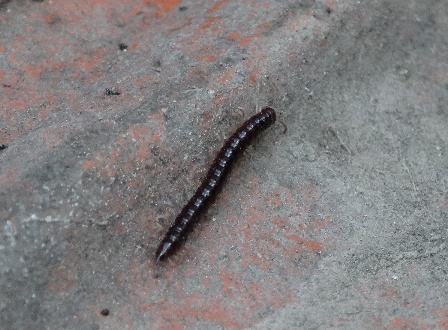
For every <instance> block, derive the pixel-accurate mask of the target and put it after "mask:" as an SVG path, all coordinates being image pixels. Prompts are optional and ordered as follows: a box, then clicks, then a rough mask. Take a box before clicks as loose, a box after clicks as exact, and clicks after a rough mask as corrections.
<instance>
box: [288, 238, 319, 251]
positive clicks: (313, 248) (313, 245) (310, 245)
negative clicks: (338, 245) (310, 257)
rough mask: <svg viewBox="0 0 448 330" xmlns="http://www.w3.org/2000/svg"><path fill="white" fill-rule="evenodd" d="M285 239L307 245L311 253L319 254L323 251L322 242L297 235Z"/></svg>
mask: <svg viewBox="0 0 448 330" xmlns="http://www.w3.org/2000/svg"><path fill="white" fill-rule="evenodd" d="M285 237H286V238H288V239H291V240H293V241H295V242H297V243H298V244H300V245H305V246H306V248H307V249H308V250H310V251H315V252H319V251H322V250H323V244H322V243H320V242H316V241H311V240H308V239H304V238H302V237H300V236H299V235H296V234H287V235H285Z"/></svg>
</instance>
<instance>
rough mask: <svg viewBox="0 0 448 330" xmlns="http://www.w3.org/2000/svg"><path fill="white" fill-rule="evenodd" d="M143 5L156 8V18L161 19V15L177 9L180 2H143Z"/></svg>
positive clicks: (177, 0) (150, 0)
mask: <svg viewBox="0 0 448 330" xmlns="http://www.w3.org/2000/svg"><path fill="white" fill-rule="evenodd" d="M144 2H145V4H147V5H153V6H156V7H157V13H156V16H157V17H158V18H162V17H163V14H164V13H166V12H169V11H171V10H173V9H175V8H177V7H178V6H179V5H180V3H181V1H180V0H144Z"/></svg>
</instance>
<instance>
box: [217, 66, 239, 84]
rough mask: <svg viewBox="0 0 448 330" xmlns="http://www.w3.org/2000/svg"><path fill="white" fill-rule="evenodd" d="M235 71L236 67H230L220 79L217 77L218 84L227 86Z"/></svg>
mask: <svg viewBox="0 0 448 330" xmlns="http://www.w3.org/2000/svg"><path fill="white" fill-rule="evenodd" d="M236 71H237V68H236V67H231V68H229V69H227V70H226V71H224V72H223V73H222V74H221V76H220V77H218V79H217V80H218V82H219V83H220V84H222V85H225V84H228V83H229V81H230V80H231V79H232V78H233V77H234V76H235V73H236Z"/></svg>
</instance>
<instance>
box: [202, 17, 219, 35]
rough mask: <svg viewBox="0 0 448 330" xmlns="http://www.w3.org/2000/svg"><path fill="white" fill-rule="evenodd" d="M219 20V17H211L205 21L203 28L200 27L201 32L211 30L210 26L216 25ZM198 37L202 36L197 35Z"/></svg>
mask: <svg viewBox="0 0 448 330" xmlns="http://www.w3.org/2000/svg"><path fill="white" fill-rule="evenodd" d="M218 20H219V17H209V18H207V19H206V20H205V22H204V23H203V24H201V26H200V27H199V30H207V29H209V28H210V26H211V25H212V24H213V23H215V22H216V21H218ZM197 36H198V37H199V36H200V35H197Z"/></svg>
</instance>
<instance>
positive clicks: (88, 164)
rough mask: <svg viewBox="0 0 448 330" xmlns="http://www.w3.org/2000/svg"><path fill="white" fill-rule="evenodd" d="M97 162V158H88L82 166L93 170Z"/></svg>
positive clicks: (87, 169)
mask: <svg viewBox="0 0 448 330" xmlns="http://www.w3.org/2000/svg"><path fill="white" fill-rule="evenodd" d="M96 164H97V162H96V160H93V159H91V160H86V161H85V162H84V164H83V166H82V168H83V169H84V170H85V171H91V170H93V169H94V168H95V166H96Z"/></svg>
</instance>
